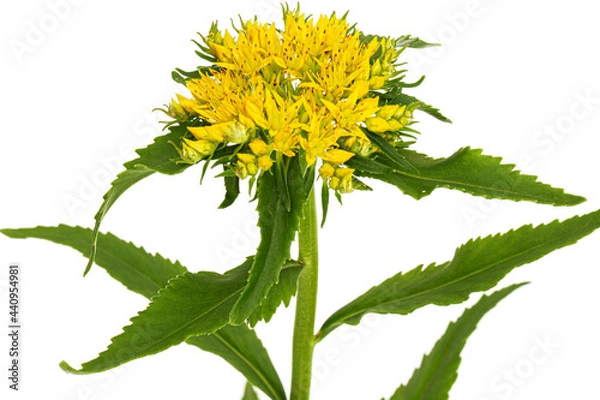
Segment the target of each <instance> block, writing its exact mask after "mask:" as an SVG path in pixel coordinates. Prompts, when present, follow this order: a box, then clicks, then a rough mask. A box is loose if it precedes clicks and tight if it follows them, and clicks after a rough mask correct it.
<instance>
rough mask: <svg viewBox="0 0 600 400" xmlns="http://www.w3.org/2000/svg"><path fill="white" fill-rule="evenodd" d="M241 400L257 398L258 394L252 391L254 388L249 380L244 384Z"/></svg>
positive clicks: (256, 399) (255, 399)
mask: <svg viewBox="0 0 600 400" xmlns="http://www.w3.org/2000/svg"><path fill="white" fill-rule="evenodd" d="M242 400H258V396H257V395H256V392H255V391H254V388H253V387H252V385H251V384H250V382H248V383H247V384H246V388H245V389H244V397H242Z"/></svg>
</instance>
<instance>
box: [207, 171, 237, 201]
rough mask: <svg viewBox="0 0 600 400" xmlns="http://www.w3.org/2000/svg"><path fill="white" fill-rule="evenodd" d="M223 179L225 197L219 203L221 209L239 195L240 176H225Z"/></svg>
mask: <svg viewBox="0 0 600 400" xmlns="http://www.w3.org/2000/svg"><path fill="white" fill-rule="evenodd" d="M207 165H208V164H207ZM223 180H224V181H225V199H223V202H222V203H221V204H220V205H219V208H221V209H222V208H227V207H229V206H230V205H232V204H233V203H234V202H235V200H236V199H237V198H238V196H239V195H240V178H238V177H237V176H225V177H224V178H223Z"/></svg>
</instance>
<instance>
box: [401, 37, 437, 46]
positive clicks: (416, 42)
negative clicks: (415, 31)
mask: <svg viewBox="0 0 600 400" xmlns="http://www.w3.org/2000/svg"><path fill="white" fill-rule="evenodd" d="M435 46H440V44H439V43H428V42H426V41H424V40H421V39H419V38H418V37H413V36H411V35H403V36H400V37H399V38H398V39H396V47H398V48H404V47H411V48H413V49H423V48H426V47H435Z"/></svg>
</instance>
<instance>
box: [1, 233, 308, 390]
mask: <svg viewBox="0 0 600 400" xmlns="http://www.w3.org/2000/svg"><path fill="white" fill-rule="evenodd" d="M0 232H2V233H4V234H5V235H7V236H8V237H11V238H16V239H25V238H38V239H45V240H49V241H52V242H54V243H57V244H62V245H65V246H69V247H72V248H73V249H75V250H77V251H79V252H80V253H81V254H83V255H84V256H86V255H87V254H88V251H89V248H90V239H91V232H92V231H91V230H90V229H88V228H81V227H72V226H67V225H60V226H57V227H37V228H25V229H3V230H1V231H0ZM96 263H97V264H98V266H99V267H101V268H104V269H105V270H106V272H108V274H109V275H110V276H112V277H113V278H114V279H115V280H117V281H118V282H120V283H122V284H123V285H124V286H125V287H127V288H128V289H129V290H131V291H133V292H136V293H139V294H141V295H143V296H145V297H146V298H151V297H153V296H154V295H156V294H157V293H158V291H159V290H160V289H162V288H164V287H165V286H166V285H167V283H168V281H169V280H170V279H172V278H174V277H175V276H177V275H179V274H182V273H184V272H186V271H187V270H186V268H185V267H183V266H181V264H179V262H177V261H175V262H171V261H169V260H168V259H165V258H163V257H162V256H160V255H159V254H156V255H151V254H149V253H147V252H146V251H145V250H144V249H143V248H138V247H136V246H134V245H133V244H131V243H129V242H125V241H123V240H121V239H119V238H117V237H116V236H114V235H112V234H111V233H107V234H103V233H100V234H99V236H98V254H97V255H96ZM295 265H297V264H292V263H290V266H295ZM297 269H298V268H293V267H292V268H290V272H291V273H287V274H288V275H291V274H292V273H293V271H294V270H297ZM282 281H283V282H285V281H286V278H282ZM276 287H277V286H276ZM275 292H277V291H275ZM269 301H272V300H269ZM278 304H279V303H278ZM186 343H188V344H191V345H194V346H196V347H199V348H200V349H202V350H205V351H209V352H211V353H213V354H216V355H217V356H219V357H222V358H223V359H225V360H226V361H227V362H228V363H229V364H231V365H232V366H233V367H234V368H235V369H237V370H238V371H240V372H241V373H242V374H243V375H244V376H245V377H246V379H248V380H249V381H250V382H252V384H253V385H254V386H256V387H257V388H259V389H261V390H262V391H263V392H265V393H266V394H267V395H268V396H269V397H270V398H272V399H276V400H283V399H285V398H286V396H285V391H284V389H283V385H282V383H281V380H280V379H279V376H278V375H277V372H276V371H275V368H274V367H273V363H272V362H271V359H270V358H269V354H268V353H267V351H266V350H265V349H264V347H263V346H262V343H261V342H260V340H259V339H258V337H257V336H256V333H254V331H253V330H252V329H249V328H248V327H246V326H245V325H240V326H235V327H234V326H230V325H227V326H225V327H223V328H221V329H220V330H218V331H216V332H215V333H213V334H212V335H203V336H193V337H190V338H188V339H187V340H186Z"/></svg>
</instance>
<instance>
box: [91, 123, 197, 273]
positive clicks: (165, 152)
mask: <svg viewBox="0 0 600 400" xmlns="http://www.w3.org/2000/svg"><path fill="white" fill-rule="evenodd" d="M169 130H170V131H171V132H170V133H168V134H167V135H163V136H159V137H157V138H156V139H155V140H154V143H152V144H151V145H149V146H148V147H146V148H144V149H139V150H136V153H137V154H138V155H139V157H138V158H136V159H135V160H132V161H128V162H126V163H125V164H124V167H125V168H126V169H125V171H123V172H121V173H120V174H119V175H118V176H117V179H115V180H114V181H113V182H112V186H111V188H110V189H109V190H108V192H106V194H105V195H104V202H103V203H102V205H101V206H100V209H99V210H98V212H97V213H96V216H95V219H96V223H95V226H94V231H93V233H92V244H91V250H90V256H89V262H88V265H87V266H86V269H85V272H84V273H83V274H84V275H86V274H87V273H88V272H89V270H90V268H91V267H92V264H93V263H94V258H95V256H96V251H97V243H96V241H97V238H98V231H99V229H100V224H101V223H102V220H103V219H104V216H105V215H106V213H107V212H108V210H109V209H110V208H111V207H112V205H113V204H114V203H115V201H117V199H118V198H119V197H121V195H122V194H123V193H125V191H126V190H127V189H129V188H130V187H131V186H133V185H135V184H136V183H138V182H139V181H141V180H142V179H144V178H146V177H148V176H150V175H152V174H153V173H155V172H160V173H163V174H168V175H175V174H178V173H180V172H183V171H184V170H185V169H186V168H187V167H189V166H190V165H189V164H178V163H177V162H176V161H174V160H177V159H178V158H179V154H178V153H177V150H176V149H175V147H174V146H173V144H172V143H179V141H180V139H181V137H182V136H183V135H185V134H186V133H187V128H186V127H185V126H170V127H169Z"/></svg>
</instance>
